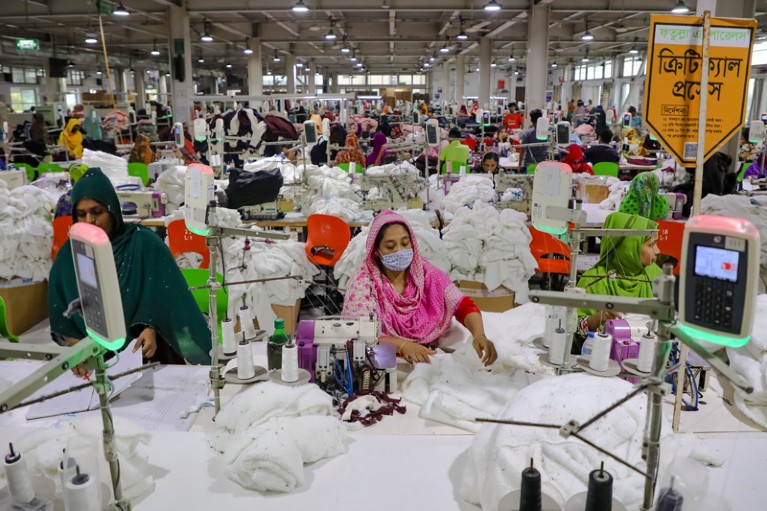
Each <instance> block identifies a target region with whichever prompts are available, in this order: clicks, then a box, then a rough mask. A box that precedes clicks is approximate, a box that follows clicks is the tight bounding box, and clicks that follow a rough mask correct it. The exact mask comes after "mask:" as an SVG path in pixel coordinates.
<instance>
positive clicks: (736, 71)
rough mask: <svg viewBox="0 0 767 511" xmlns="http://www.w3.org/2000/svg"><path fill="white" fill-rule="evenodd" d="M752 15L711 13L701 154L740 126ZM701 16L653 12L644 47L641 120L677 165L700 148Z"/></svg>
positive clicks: (709, 152) (689, 159)
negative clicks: (747, 17) (742, 17)
mask: <svg viewBox="0 0 767 511" xmlns="http://www.w3.org/2000/svg"><path fill="white" fill-rule="evenodd" d="M755 32H756V20H753V19H731V18H711V36H710V38H709V41H710V42H709V65H708V87H707V88H708V91H707V93H708V100H707V101H706V119H704V122H705V123H706V137H705V146H704V147H705V151H704V155H705V156H704V159H708V158H709V157H710V156H711V155H712V154H714V153H715V152H716V151H717V150H718V149H719V148H720V147H722V146H723V145H724V144H725V143H726V142H727V141H728V140H730V138H732V136H733V135H734V134H735V133H737V132H738V131H739V130H740V129H741V128H742V127H743V122H744V120H745V116H746V101H747V99H748V81H749V78H750V76H751V52H752V51H753V46H754V36H755ZM702 71H703V17H702V16H670V15H653V16H652V17H651V19H650V38H649V41H648V49H647V80H646V83H645V96H644V114H645V121H646V122H645V124H646V125H647V127H648V128H649V129H650V131H651V132H652V133H653V134H654V135H655V137H656V138H658V140H660V142H661V144H663V147H665V148H666V149H667V150H668V151H669V152H670V153H671V155H672V156H673V157H674V158H675V159H676V161H677V162H679V164H680V165H684V166H687V167H689V166H693V165H695V157H696V155H697V149H698V117H699V113H700V95H701V90H700V88H701V87H700V84H701V74H702Z"/></svg>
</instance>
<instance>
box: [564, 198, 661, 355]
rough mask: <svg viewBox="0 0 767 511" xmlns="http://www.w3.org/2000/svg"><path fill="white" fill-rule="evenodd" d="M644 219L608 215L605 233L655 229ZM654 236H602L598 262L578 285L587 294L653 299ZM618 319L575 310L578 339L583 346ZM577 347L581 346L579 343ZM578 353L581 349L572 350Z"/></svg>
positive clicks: (657, 271)
mask: <svg viewBox="0 0 767 511" xmlns="http://www.w3.org/2000/svg"><path fill="white" fill-rule="evenodd" d="M657 227H658V224H657V223H655V222H653V221H652V220H648V219H647V218H644V217H641V216H638V215H628V214H626V213H619V212H616V213H611V214H610V215H609V216H608V217H607V219H606V220H605V225H604V228H605V229H656V228H657ZM657 240H658V237H657V235H654V236H602V245H601V247H600V250H599V260H598V261H597V264H596V265H594V267H593V268H591V269H590V270H588V271H586V272H585V273H584V274H583V276H582V277H581V278H580V280H579V281H578V287H581V288H584V289H585V290H586V293H587V294H592V295H609V296H627V297H632V298H652V281H653V280H655V279H656V278H657V277H658V276H659V275H660V274H661V273H662V271H661V269H660V267H658V265H656V264H655V258H656V257H657V255H658V248H657V246H656V242H657ZM613 274H614V275H613ZM619 317H620V315H619V314H618V313H616V312H612V311H596V310H593V309H578V332H577V337H578V338H579V339H580V341H581V342H582V341H583V339H585V338H586V336H587V335H588V333H589V332H594V331H597V330H599V328H600V327H601V326H602V325H604V323H605V322H606V321H609V320H611V319H617V318H619ZM578 344H580V343H578ZM573 349H574V351H576V350H577V351H578V352H580V346H578V347H577V348H576V347H574V348H573Z"/></svg>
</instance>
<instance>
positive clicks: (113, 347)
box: [85, 328, 125, 351]
mask: <svg viewBox="0 0 767 511" xmlns="http://www.w3.org/2000/svg"><path fill="white" fill-rule="evenodd" d="M85 331H86V332H88V336H89V337H90V338H91V339H93V340H94V341H96V342H97V343H99V344H100V345H102V346H103V347H105V348H106V349H108V350H109V351H117V350H119V349H120V348H122V347H123V345H124V344H125V337H122V338H120V339H115V340H114V341H107V340H106V339H102V338H101V337H100V336H98V335H96V334H95V333H93V331H92V330H91V329H90V328H86V329H85Z"/></svg>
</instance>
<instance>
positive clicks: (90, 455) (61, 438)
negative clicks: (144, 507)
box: [0, 416, 155, 501]
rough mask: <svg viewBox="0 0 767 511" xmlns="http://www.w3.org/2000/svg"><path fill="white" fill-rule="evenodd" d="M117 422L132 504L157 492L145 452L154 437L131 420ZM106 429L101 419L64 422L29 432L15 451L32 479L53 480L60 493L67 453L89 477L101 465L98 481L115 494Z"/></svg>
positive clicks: (1, 482)
mask: <svg viewBox="0 0 767 511" xmlns="http://www.w3.org/2000/svg"><path fill="white" fill-rule="evenodd" d="M114 422H115V425H114V426H115V428H114V429H115V447H116V450H117V456H118V458H119V460H120V482H121V485H122V491H123V495H124V496H125V498H127V499H128V500H132V501H136V500H138V499H141V498H143V497H145V496H147V495H148V494H149V493H151V492H152V490H154V485H155V483H154V480H153V478H152V476H151V475H147V474H148V473H149V472H150V470H149V459H148V457H147V455H146V454H144V453H143V452H142V451H143V449H142V446H143V445H146V444H148V443H149V440H150V438H151V435H150V434H149V433H148V432H147V431H144V430H143V429H141V428H139V427H138V426H136V425H135V424H133V423H131V422H130V421H128V420H125V419H121V418H119V417H115V418H114ZM103 429H104V426H103V423H102V421H101V417H100V416H99V417H89V418H87V419H82V420H73V421H67V420H63V421H61V422H59V423H57V424H56V425H55V426H53V427H50V428H46V429H36V430H26V429H25V430H24V432H25V434H23V435H19V436H18V437H17V438H13V439H11V440H12V441H13V446H14V448H16V449H18V450H19V451H20V452H21V453H22V454H23V456H24V458H25V459H26V462H27V467H28V468H29V472H30V475H32V476H46V477H48V478H50V479H52V480H53V481H54V482H55V484H56V486H57V489H58V491H62V488H61V487H60V486H61V482H60V481H61V479H60V477H59V463H60V462H61V461H62V457H63V454H62V453H63V450H64V449H66V452H67V455H68V456H71V457H74V458H75V460H76V462H77V463H78V464H80V466H81V468H82V469H83V471H85V472H87V473H90V474H93V470H94V469H95V468H96V466H95V465H94V464H95V463H98V468H97V470H98V477H99V479H100V481H101V483H102V484H105V485H107V486H108V487H109V488H110V491H111V476H110V473H109V465H107V462H106V460H105V459H104V446H103V442H102V430H103ZM19 431H21V430H19ZM5 485H6V481H5V471H0V488H1V487H4V486H5Z"/></svg>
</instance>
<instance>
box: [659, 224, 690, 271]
mask: <svg viewBox="0 0 767 511" xmlns="http://www.w3.org/2000/svg"><path fill="white" fill-rule="evenodd" d="M683 237H684V224H683V223H682V222H674V221H672V220H660V221H658V251H659V252H660V253H661V254H663V255H667V256H671V257H673V258H674V259H676V265H675V266H674V275H679V270H680V265H679V262H680V261H681V260H682V239H683Z"/></svg>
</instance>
